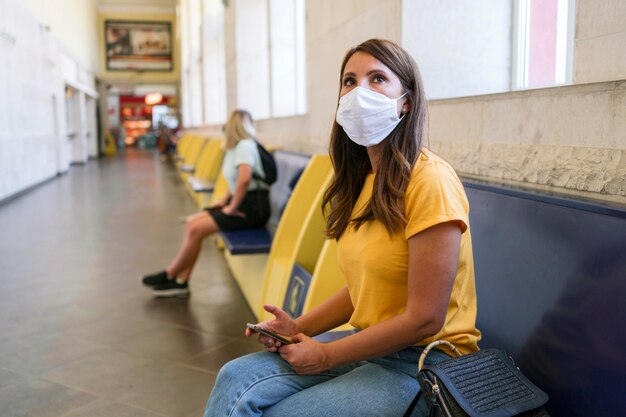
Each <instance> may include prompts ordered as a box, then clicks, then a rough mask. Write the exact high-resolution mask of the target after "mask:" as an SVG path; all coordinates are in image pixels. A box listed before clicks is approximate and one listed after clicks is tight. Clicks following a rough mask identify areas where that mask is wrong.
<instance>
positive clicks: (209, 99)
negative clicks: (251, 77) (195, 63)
mask: <svg viewBox="0 0 626 417" xmlns="http://www.w3.org/2000/svg"><path fill="white" fill-rule="evenodd" d="M203 6H204V7H203V9H204V10H203V11H204V20H203V22H202V69H203V73H202V79H203V89H204V93H203V99H204V123H206V124H221V123H224V122H226V118H227V110H226V59H225V52H224V6H223V5H222V0H204V5H203Z"/></svg>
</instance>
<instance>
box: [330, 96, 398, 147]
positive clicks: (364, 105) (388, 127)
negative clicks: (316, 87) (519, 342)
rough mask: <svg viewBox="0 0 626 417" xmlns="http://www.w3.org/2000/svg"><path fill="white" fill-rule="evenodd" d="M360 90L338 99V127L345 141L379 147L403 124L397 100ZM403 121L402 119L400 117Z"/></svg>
mask: <svg viewBox="0 0 626 417" xmlns="http://www.w3.org/2000/svg"><path fill="white" fill-rule="evenodd" d="M405 95H406V93H404V94H402V95H401V96H400V97H398V98H395V99H392V98H389V97H387V96H385V95H383V94H380V93H377V92H375V91H372V90H369V89H367V88H363V87H356V88H354V89H353V90H352V91H350V92H349V93H348V94H346V95H344V96H343V97H341V98H340V99H339V108H338V109H337V117H336V120H337V123H339V125H340V126H341V127H343V130H344V131H345V132H346V134H347V135H348V137H349V138H350V139H351V140H352V141H353V142H354V143H357V144H359V145H362V146H367V147H370V146H374V145H378V144H379V143H380V142H382V141H383V139H385V138H386V137H387V136H388V135H389V134H390V133H391V131H392V130H393V129H395V127H396V126H398V123H400V120H402V118H401V117H398V104H397V103H398V100H400V99H401V98H402V97H404V96H405ZM403 117H404V116H403Z"/></svg>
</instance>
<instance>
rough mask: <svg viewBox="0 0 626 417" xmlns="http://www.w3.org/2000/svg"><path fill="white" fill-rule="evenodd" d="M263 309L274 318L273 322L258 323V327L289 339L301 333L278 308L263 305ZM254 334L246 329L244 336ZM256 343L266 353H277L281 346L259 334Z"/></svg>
mask: <svg viewBox="0 0 626 417" xmlns="http://www.w3.org/2000/svg"><path fill="white" fill-rule="evenodd" d="M263 308H264V309H265V311H267V312H268V313H271V314H273V315H274V316H275V317H276V318H274V319H273V320H269V321H265V322H263V323H259V326H261V327H263V328H264V329H267V330H269V331H270V332H272V333H276V334H278V335H282V336H289V337H290V336H294V335H296V334H298V333H301V330H300V329H299V328H298V325H297V324H296V322H295V321H294V320H293V319H292V318H291V317H289V315H288V314H287V313H285V312H284V311H283V310H281V309H280V308H278V307H276V306H274V305H271V304H265V305H264V306H263ZM254 333H256V332H255V331H254V330H251V329H246V336H252V335H253V334H254ZM258 341H259V343H261V344H263V345H265V349H266V350H267V351H268V352H277V351H278V348H279V347H281V346H282V345H283V344H282V343H281V342H279V341H278V340H276V339H274V338H273V337H270V336H266V335H264V334H259V337H258Z"/></svg>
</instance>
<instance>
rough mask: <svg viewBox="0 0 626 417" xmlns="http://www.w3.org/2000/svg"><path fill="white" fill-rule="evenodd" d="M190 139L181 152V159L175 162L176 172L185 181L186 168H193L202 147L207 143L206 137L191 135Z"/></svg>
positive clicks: (187, 172)
mask: <svg viewBox="0 0 626 417" xmlns="http://www.w3.org/2000/svg"><path fill="white" fill-rule="evenodd" d="M190 141H191V142H190V143H189V145H188V146H186V147H185V148H184V151H183V153H181V155H180V156H181V157H182V159H181V160H179V161H178V162H177V164H176V165H177V169H178V172H179V173H180V174H181V177H183V180H184V181H186V179H187V176H188V175H189V173H190V171H188V170H193V169H195V166H196V163H197V161H198V157H199V156H200V153H201V152H202V148H203V147H204V145H205V144H206V143H207V141H208V139H207V138H203V137H201V136H196V135H193V136H192V137H191V138H190Z"/></svg>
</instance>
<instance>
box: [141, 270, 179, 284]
mask: <svg viewBox="0 0 626 417" xmlns="http://www.w3.org/2000/svg"><path fill="white" fill-rule="evenodd" d="M172 280H173V278H172ZM167 281H170V279H169V278H168V276H167V272H165V271H164V270H163V271H160V272H157V273H155V274H150V275H146V276H145V277H143V279H142V282H143V285H147V286H148V287H154V286H155V285H161V284H165V283H166V282H167Z"/></svg>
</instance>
